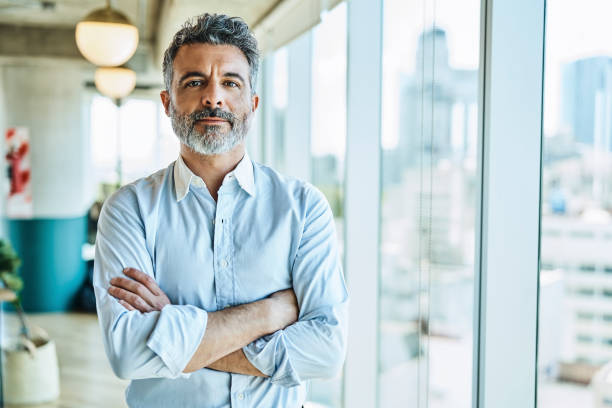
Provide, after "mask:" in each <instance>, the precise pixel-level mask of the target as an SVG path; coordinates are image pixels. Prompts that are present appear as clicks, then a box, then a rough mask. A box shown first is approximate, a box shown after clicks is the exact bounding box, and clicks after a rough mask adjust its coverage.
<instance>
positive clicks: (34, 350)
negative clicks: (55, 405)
mask: <svg viewBox="0 0 612 408" xmlns="http://www.w3.org/2000/svg"><path fill="white" fill-rule="evenodd" d="M20 265H21V259H19V256H18V255H17V254H16V253H15V251H14V250H13V248H12V247H11V245H10V244H9V243H8V242H6V241H5V240H2V239H0V282H1V283H2V286H4V288H3V293H4V296H3V298H6V299H7V300H9V301H10V303H12V305H13V306H14V308H15V311H16V312H17V316H18V319H19V334H18V335H17V336H14V337H13V338H8V339H0V340H1V341H2V344H1V346H2V347H1V348H2V353H3V360H4V367H3V369H4V373H3V378H4V381H5V384H4V387H3V388H4V390H5V391H4V394H5V395H4V400H5V401H6V402H7V403H8V404H37V403H41V402H48V401H52V400H55V399H57V397H58V396H59V369H58V364H57V354H56V351H55V343H54V342H53V341H52V340H50V339H49V336H48V335H47V333H46V332H45V331H44V330H42V329H41V328H39V327H36V326H33V325H30V324H28V321H27V319H26V316H25V312H24V310H23V307H22V306H21V300H20V298H19V292H20V291H21V289H22V288H23V281H22V279H21V277H20V276H19V275H17V269H18V268H19V266H20ZM11 295H12V296H11ZM11 299H12V300H11Z"/></svg>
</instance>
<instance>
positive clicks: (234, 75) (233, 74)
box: [178, 71, 245, 84]
mask: <svg viewBox="0 0 612 408" xmlns="http://www.w3.org/2000/svg"><path fill="white" fill-rule="evenodd" d="M193 76H199V77H204V78H206V75H204V73H202V72H200V71H189V72H187V73H185V74H184V75H183V76H181V78H180V79H179V82H178V83H179V84H181V83H183V81H184V80H186V79H187V78H189V77H193ZM223 76H224V77H231V78H237V79H239V80H240V81H241V82H242V83H245V80H244V78H243V77H242V75H240V74H238V73H236V72H226V73H224V74H223Z"/></svg>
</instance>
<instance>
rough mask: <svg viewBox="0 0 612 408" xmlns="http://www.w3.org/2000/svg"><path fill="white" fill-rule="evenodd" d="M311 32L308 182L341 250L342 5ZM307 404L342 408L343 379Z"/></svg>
mask: <svg viewBox="0 0 612 408" xmlns="http://www.w3.org/2000/svg"><path fill="white" fill-rule="evenodd" d="M321 19H322V22H321V24H319V25H318V26H317V27H315V28H314V29H313V54H312V111H311V114H312V134H311V138H310V144H311V147H310V154H311V166H312V179H311V182H312V183H313V184H314V185H315V186H317V188H319V190H321V191H322V192H323V193H324V194H325V196H326V197H327V200H328V201H329V203H330V205H331V208H332V211H333V213H334V218H335V221H336V231H337V233H338V240H339V241H340V245H339V249H340V252H341V254H342V253H343V252H344V245H343V237H344V230H343V228H344V227H343V220H344V215H343V206H344V199H343V190H344V152H345V145H346V4H345V3H342V4H340V5H339V6H338V7H336V8H334V9H333V10H332V11H331V12H329V13H326V14H324V15H322V16H321ZM308 400H309V401H312V402H316V403H318V404H321V405H323V406H324V407H338V408H340V407H341V406H342V378H335V379H333V380H327V381H313V382H312V384H311V388H310V393H309V395H308Z"/></svg>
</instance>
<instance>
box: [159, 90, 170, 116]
mask: <svg viewBox="0 0 612 408" xmlns="http://www.w3.org/2000/svg"><path fill="white" fill-rule="evenodd" d="M159 96H160V97H161V101H162V104H163V105H164V111H165V112H166V116H170V93H168V91H166V90H164V91H161V92H160V93H159Z"/></svg>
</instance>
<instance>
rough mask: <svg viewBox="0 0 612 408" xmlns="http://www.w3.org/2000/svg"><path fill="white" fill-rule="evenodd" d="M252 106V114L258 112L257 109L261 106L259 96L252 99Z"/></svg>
mask: <svg viewBox="0 0 612 408" xmlns="http://www.w3.org/2000/svg"><path fill="white" fill-rule="evenodd" d="M251 106H252V107H253V108H252V109H251V112H255V111H256V110H257V107H258V106H259V95H257V94H255V95H253V97H252V98H251Z"/></svg>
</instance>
